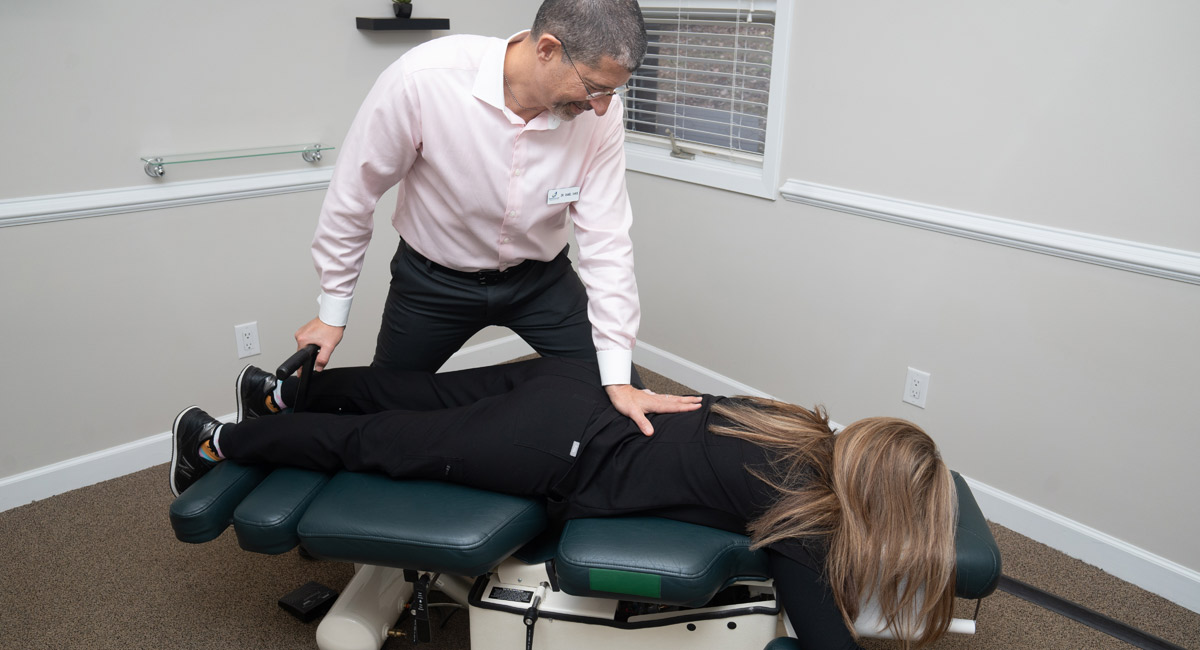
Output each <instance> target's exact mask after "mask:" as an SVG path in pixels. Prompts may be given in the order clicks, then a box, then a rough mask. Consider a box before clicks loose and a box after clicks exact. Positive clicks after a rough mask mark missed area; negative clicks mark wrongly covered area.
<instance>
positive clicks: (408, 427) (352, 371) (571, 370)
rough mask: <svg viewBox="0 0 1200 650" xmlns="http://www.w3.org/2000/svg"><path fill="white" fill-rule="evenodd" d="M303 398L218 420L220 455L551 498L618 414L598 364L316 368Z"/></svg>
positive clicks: (532, 362) (553, 362)
mask: <svg viewBox="0 0 1200 650" xmlns="http://www.w3.org/2000/svg"><path fill="white" fill-rule="evenodd" d="M300 406H301V408H302V409H303V411H302V412H298V413H288V414H280V415H272V416H267V417H262V418H257V419H252V420H246V421H244V422H241V423H239V424H233V425H225V426H224V427H222V429H221V434H220V440H219V444H220V447H221V451H222V453H224V455H225V456H226V458H229V459H230V460H234V461H238V462H244V463H263V464H274V465H288V466H293V467H301V468H306V469H312V470H317V471H324V472H333V471H337V470H339V469H348V470H351V471H362V472H375V473H382V474H385V475H387V476H390V477H393V478H422V479H437V480H445V481H451V482H455V483H461V484H465V485H470V486H472V487H478V488H481V489H486V490H493V491H497V492H505V493H508V494H517V495H523V496H556V492H555V487H556V486H557V485H558V484H559V483H560V482H561V481H562V479H563V478H564V477H565V476H566V475H567V472H568V471H569V470H570V469H571V467H572V466H573V464H574V461H575V459H576V458H577V454H578V451H579V448H580V445H581V444H582V443H583V442H584V441H585V438H586V437H587V436H588V435H590V433H592V432H594V430H595V429H597V428H599V427H602V426H605V425H607V424H610V423H612V422H614V421H617V418H618V417H620V416H619V414H617V413H616V411H615V410H614V409H613V408H612V407H611V405H610V404H609V400H608V395H607V394H606V393H605V392H604V390H603V388H601V387H600V380H599V374H598V371H597V369H596V364H595V362H594V361H582V360H574V359H555V358H541V359H532V360H529V361H524V362H519V363H512V364H503V365H498V366H489V367H484V368H474V369H471V370H463V371H458V372H449V373H439V374H433V373H428V372H414V371H396V370H389V369H385V368H374V367H370V368H333V369H329V370H325V371H324V372H319V373H314V376H313V377H312V378H311V379H310V383H309V386H308V392H307V395H306V397H305V400H304V403H303V404H301V405H300ZM620 419H621V420H626V421H627V418H623V417H620ZM629 426H630V427H632V426H633V425H632V424H630V425H629Z"/></svg>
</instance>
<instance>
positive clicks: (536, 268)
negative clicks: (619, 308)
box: [371, 242, 596, 372]
mask: <svg viewBox="0 0 1200 650" xmlns="http://www.w3.org/2000/svg"><path fill="white" fill-rule="evenodd" d="M391 271H392V282H391V288H390V289H389V291H388V297H387V301H386V302H385V303H384V308H383V321H382V323H381V324H380V327H379V338H378V339H377V341H376V344H375V358H374V360H373V361H372V362H371V365H372V366H376V367H379V368H393V369H396V370H428V371H430V372H433V371H436V370H437V369H438V368H440V367H441V366H442V364H443V363H445V362H446V360H447V359H449V358H450V355H452V354H454V353H455V352H457V351H458V349H459V348H461V347H462V345H463V343H466V341H467V339H469V338H471V336H473V335H474V334H475V333H476V332H478V331H479V330H481V329H483V328H484V327H487V326H489V325H499V326H503V327H508V328H509V329H511V330H512V331H514V332H516V333H517V334H518V335H519V336H520V337H521V338H522V339H524V340H525V341H526V342H527V343H529V345H530V346H532V347H533V349H534V350H536V351H537V352H538V354H540V355H542V356H553V357H568V358H573V359H591V360H595V358H596V346H595V343H593V341H592V326H591V323H590V322H589V321H588V315H587V302H588V299H587V292H586V290H585V289H584V286H583V283H582V282H581V281H580V280H579V276H578V275H577V274H576V273H575V270H574V269H572V268H571V261H570V260H569V259H568V258H567V251H566V249H563V252H562V253H560V254H559V255H558V256H557V257H555V258H554V259H553V260H551V261H549V262H537V261H534V262H529V263H527V264H526V265H524V266H522V267H521V268H519V269H515V270H513V271H512V272H511V273H510V274H509V275H508V276H507V277H505V278H504V279H502V280H500V281H499V282H497V283H495V284H492V285H487V286H485V285H481V284H480V283H479V281H478V280H477V279H473V278H469V277H461V276H459V275H456V274H453V273H448V272H446V270H444V269H440V268H439V267H438V266H437V265H435V264H433V263H431V262H429V261H428V260H425V259H422V258H421V256H420V255H419V254H414V253H413V250H412V249H411V248H409V247H408V246H407V245H406V244H405V243H404V242H400V246H399V248H398V249H397V251H396V255H395V256H394V257H393V258H392V263H391Z"/></svg>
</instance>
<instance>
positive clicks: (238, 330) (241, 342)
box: [233, 321, 260, 359]
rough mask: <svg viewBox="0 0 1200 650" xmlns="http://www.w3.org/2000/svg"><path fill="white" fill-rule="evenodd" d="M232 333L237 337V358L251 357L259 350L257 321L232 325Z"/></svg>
mask: <svg viewBox="0 0 1200 650" xmlns="http://www.w3.org/2000/svg"><path fill="white" fill-rule="evenodd" d="M233 334H234V336H235V337H236V338H237V355H238V358H239V359H244V358H246V357H252V356H254V355H256V354H258V353H259V352H260V350H259V349H258V321H254V322H253V323H242V324H241V325H234V326H233Z"/></svg>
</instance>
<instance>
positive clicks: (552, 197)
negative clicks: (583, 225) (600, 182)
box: [546, 187, 579, 205]
mask: <svg viewBox="0 0 1200 650" xmlns="http://www.w3.org/2000/svg"><path fill="white" fill-rule="evenodd" d="M578 200H579V188H578V187H560V188H559V189H557V190H550V191H549V192H548V193H547V194H546V205H554V204H555V203H573V202H575V201H578Z"/></svg>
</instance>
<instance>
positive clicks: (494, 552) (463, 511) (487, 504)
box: [297, 472, 546, 576]
mask: <svg viewBox="0 0 1200 650" xmlns="http://www.w3.org/2000/svg"><path fill="white" fill-rule="evenodd" d="M545 527H546V510H545V506H544V505H543V504H542V503H540V502H538V501H532V500H529V499H524V498H520V497H514V496H508V495H504V494H497V493H494V492H484V491H481V490H476V489H473V488H468V487H464V486H461V485H454V484H451V483H440V482H436V481H396V480H392V479H389V478H387V477H384V476H378V475H372V474H357V473H353V472H340V473H338V474H336V475H335V476H334V477H333V479H331V480H330V481H329V483H328V484H327V485H326V486H325V487H324V488H323V489H322V490H321V492H320V494H318V495H317V497H316V499H314V500H313V502H312V504H311V505H309V507H308V509H307V511H305V513H304V516H303V517H302V518H301V519H300V524H299V527H298V529H297V532H298V534H299V536H300V540H301V543H303V544H304V547H305V548H306V549H307V550H308V551H309V552H310V553H312V554H313V555H315V556H317V557H321V558H326V559H330V560H346V561H351V562H359V563H363V564H378V565H383V566H391V567H397V568H405V569H419V570H425V571H440V572H445V573H452V574H455V575H462V576H477V575H480V574H483V573H486V572H487V571H489V570H491V569H492V568H494V567H495V566H496V565H497V564H499V563H500V562H501V561H502V560H503V559H504V558H506V557H508V556H509V555H510V554H512V552H513V551H515V550H517V549H518V548H520V547H521V546H522V545H524V544H525V543H526V542H528V541H529V540H531V539H533V538H534V537H536V536H537V535H538V533H540V532H541V531H542V529H544V528H545Z"/></svg>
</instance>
